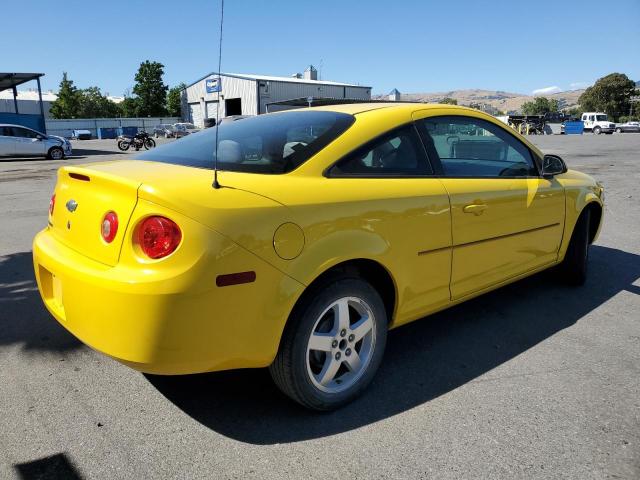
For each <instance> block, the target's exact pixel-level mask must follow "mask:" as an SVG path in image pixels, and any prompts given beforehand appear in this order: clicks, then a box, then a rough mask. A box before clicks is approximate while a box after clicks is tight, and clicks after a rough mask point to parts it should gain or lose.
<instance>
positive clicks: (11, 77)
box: [0, 72, 44, 117]
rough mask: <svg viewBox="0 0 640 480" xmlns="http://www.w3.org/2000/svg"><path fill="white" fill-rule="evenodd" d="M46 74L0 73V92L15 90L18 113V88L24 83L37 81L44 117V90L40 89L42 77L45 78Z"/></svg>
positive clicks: (15, 104) (14, 95)
mask: <svg viewBox="0 0 640 480" xmlns="http://www.w3.org/2000/svg"><path fill="white" fill-rule="evenodd" d="M43 76H44V73H15V72H14V73H9V72H0V92H2V91H4V90H8V89H10V88H11V89H12V90H13V104H14V106H15V109H16V113H19V112H18V90H16V87H17V86H18V85H22V84H23V83H26V82H30V81H31V80H36V81H37V82H38V97H39V98H40V113H41V114H42V116H43V117H44V109H43V107H42V89H41V88H40V77H43Z"/></svg>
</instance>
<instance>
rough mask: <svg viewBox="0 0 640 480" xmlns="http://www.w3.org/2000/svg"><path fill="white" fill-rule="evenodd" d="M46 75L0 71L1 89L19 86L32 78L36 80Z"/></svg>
mask: <svg viewBox="0 0 640 480" xmlns="http://www.w3.org/2000/svg"><path fill="white" fill-rule="evenodd" d="M42 76H44V73H9V72H5V73H1V72H0V91H2V90H6V89H7V88H12V87H17V86H18V85H21V84H23V83H25V82H28V81H30V80H35V79H36V78H40V77H42Z"/></svg>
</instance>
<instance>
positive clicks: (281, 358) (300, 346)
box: [270, 277, 387, 410]
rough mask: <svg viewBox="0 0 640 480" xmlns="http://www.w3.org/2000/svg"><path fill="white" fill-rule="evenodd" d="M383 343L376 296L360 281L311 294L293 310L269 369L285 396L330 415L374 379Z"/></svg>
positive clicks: (343, 280)
mask: <svg viewBox="0 0 640 480" xmlns="http://www.w3.org/2000/svg"><path fill="white" fill-rule="evenodd" d="M386 340H387V314H386V310H385V307H384V304H383V302H382V299H381V298H380V294H379V293H378V292H377V291H376V290H375V289H374V288H373V287H372V286H371V285H370V284H369V283H367V282H366V281H364V280H362V279H360V278H353V277H339V278H337V279H335V278H334V279H333V280H332V281H331V282H327V283H324V284H322V286H320V287H318V288H312V290H311V291H309V292H307V293H306V294H305V296H304V297H303V298H302V299H301V301H300V302H299V303H298V305H296V307H295V309H294V311H293V312H292V314H291V317H290V318H289V322H288V324H287V327H286V328H285V331H284V333H283V336H282V339H281V342H280V349H279V351H278V354H277V356H276V358H275V360H274V362H273V364H272V365H271V367H270V372H271V376H272V378H273V380H274V382H275V383H276V385H277V386H278V387H279V388H280V390H282V391H283V392H284V393H285V394H286V395H287V396H289V397H290V398H292V399H293V400H295V401H296V402H298V403H300V404H302V405H303V406H305V407H307V408H310V409H313V410H334V409H336V408H339V407H341V406H343V405H345V404H347V403H349V402H350V401H352V400H353V399H355V398H356V397H357V396H358V395H360V393H361V392H362V391H363V390H364V389H365V388H366V387H367V385H369V383H370V382H371V380H372V379H373V376H374V375H375V373H376V371H377V369H378V366H379V365H380V362H381V361H382V356H383V354H384V348H385V344H386Z"/></svg>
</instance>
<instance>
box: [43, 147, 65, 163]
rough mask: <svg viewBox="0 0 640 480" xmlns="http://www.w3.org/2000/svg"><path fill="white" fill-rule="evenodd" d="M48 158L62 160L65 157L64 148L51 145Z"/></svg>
mask: <svg viewBox="0 0 640 480" xmlns="http://www.w3.org/2000/svg"><path fill="white" fill-rule="evenodd" d="M47 158H48V159H50V160H62V159H63V158H64V150H62V148H60V147H51V148H50V149H49V151H48V152H47Z"/></svg>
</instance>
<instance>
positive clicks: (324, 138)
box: [135, 111, 354, 174]
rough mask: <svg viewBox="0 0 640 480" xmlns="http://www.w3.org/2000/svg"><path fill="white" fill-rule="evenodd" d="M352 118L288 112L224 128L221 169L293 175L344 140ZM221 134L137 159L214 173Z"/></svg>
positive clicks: (202, 135) (190, 138)
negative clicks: (296, 170)
mask: <svg viewBox="0 0 640 480" xmlns="http://www.w3.org/2000/svg"><path fill="white" fill-rule="evenodd" d="M353 121H354V118H353V116H351V115H347V114H344V113H336V112H324V111H304V112H292V111H290V112H282V113H273V114H268V115H259V116H257V117H251V118H245V119H242V120H238V121H236V122H227V123H221V124H220V126H219V128H218V142H219V143H218V169H220V170H229V171H233V172H251V173H276V174H277V173H287V172H290V171H291V170H293V169H295V168H297V167H298V166H300V165H301V164H302V163H304V162H305V161H306V160H308V159H309V158H310V157H311V156H313V155H314V154H315V153H317V152H319V151H320V150H321V149H322V148H324V147H325V146H326V145H328V144H329V143H330V142H331V141H333V140H334V139H335V138H337V137H338V136H339V135H340V134H342V133H343V132H344V131H345V130H346V129H347V128H349V126H350V125H351V124H352V123H353ZM215 141H216V129H215V127H214V128H209V129H206V130H204V131H202V132H199V133H195V134H191V135H187V136H186V137H183V138H181V139H179V140H175V141H173V142H171V143H168V144H166V145H162V146H160V147H157V148H154V149H153V150H150V151H148V152H144V153H141V154H139V155H136V157H135V158H138V159H140V160H151V161H154V162H164V163H173V164H176V165H185V166H189V167H198V168H208V169H213V165H214V157H215Z"/></svg>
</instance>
